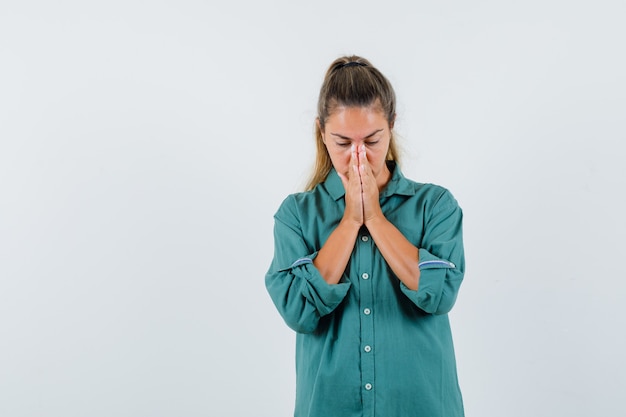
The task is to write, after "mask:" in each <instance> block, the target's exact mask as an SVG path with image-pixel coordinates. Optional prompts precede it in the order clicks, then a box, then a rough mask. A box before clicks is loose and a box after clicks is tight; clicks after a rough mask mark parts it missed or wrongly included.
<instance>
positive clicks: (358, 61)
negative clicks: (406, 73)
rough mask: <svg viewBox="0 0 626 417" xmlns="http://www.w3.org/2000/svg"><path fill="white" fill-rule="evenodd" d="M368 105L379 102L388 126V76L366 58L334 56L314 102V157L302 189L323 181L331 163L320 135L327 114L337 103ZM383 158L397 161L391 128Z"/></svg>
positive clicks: (391, 114)
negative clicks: (315, 107)
mask: <svg viewBox="0 0 626 417" xmlns="http://www.w3.org/2000/svg"><path fill="white" fill-rule="evenodd" d="M372 105H376V106H379V107H380V110H381V111H382V113H383V114H384V115H385V117H386V119H387V122H388V123H389V126H390V127H391V126H393V123H394V120H395V117H396V94H395V92H394V91H393V87H392V86H391V83H389V80H387V78H385V76H384V75H383V74H382V73H381V72H380V71H379V70H378V69H376V68H375V67H374V66H373V65H372V64H371V63H370V62H369V61H368V60H367V59H365V58H361V57H359V56H355V55H353V56H345V57H341V58H338V59H336V60H335V61H334V62H333V63H332V64H330V67H329V68H328V70H327V71H326V76H325V77H324V82H323V83H322V88H321V89H320V95H319V99H318V102H317V122H316V123H315V144H316V157H315V165H314V167H313V172H312V173H311V176H310V179H309V181H308V183H307V185H306V190H312V189H313V188H315V186H316V185H318V184H320V183H322V182H324V181H325V180H326V177H328V174H329V173H330V170H331V169H332V167H333V164H332V162H331V160H330V155H329V154H328V150H327V149H326V145H324V140H323V137H322V132H323V131H324V126H325V123H326V121H327V120H328V117H329V116H330V115H331V114H332V112H333V111H334V110H335V109H336V108H337V107H369V106H372ZM386 159H387V160H389V161H395V162H396V163H398V162H399V154H398V146H397V144H396V141H395V138H394V134H393V130H392V131H391V139H390V141H389V150H388V151H387V158H386Z"/></svg>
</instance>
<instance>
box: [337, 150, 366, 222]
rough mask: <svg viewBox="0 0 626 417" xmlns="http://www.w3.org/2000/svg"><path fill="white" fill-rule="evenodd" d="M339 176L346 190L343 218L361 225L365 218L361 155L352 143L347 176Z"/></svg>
mask: <svg viewBox="0 0 626 417" xmlns="http://www.w3.org/2000/svg"><path fill="white" fill-rule="evenodd" d="M338 174H339V178H341V182H342V183H343V188H344V189H345V190H346V197H345V198H346V208H345V211H344V213H343V220H346V221H348V222H351V223H354V224H357V225H358V226H361V225H362V224H363V222H364V219H363V195H362V187H361V176H360V174H359V156H358V154H357V149H356V147H355V146H354V145H352V149H351V154H350V166H349V168H348V173H347V177H346V176H345V175H343V174H341V173H339V172H338Z"/></svg>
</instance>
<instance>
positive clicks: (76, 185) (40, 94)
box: [0, 0, 626, 417]
mask: <svg viewBox="0 0 626 417" xmlns="http://www.w3.org/2000/svg"><path fill="white" fill-rule="evenodd" d="M215 3H216V2H208V1H173V0H171V1H154V2H149V1H138V0H125V1H106V2H105V1H101V2H84V1H58V2H46V1H40V2H29V1H7V0H2V1H1V2H0V415H2V416H3V417H22V416H54V417H56V416H58V417H73V416H76V417H79V416H80V417H82V416H91V417H98V416H103V417H105V416H106V417H109V416H117V417H125V416H129V417H130V416H132V417H135V416H146V417H159V416H220V417H228V416H237V417H239V416H251V417H263V416H268V417H270V416H271V417H276V416H288V415H291V414H292V410H293V400H294V347H293V343H294V334H293V333H292V331H291V330H289V329H288V328H287V327H286V325H284V323H283V322H282V320H281V319H280V317H279V316H278V313H277V312H276V311H275V309H274V307H273V305H272V304H271V301H270V299H269V296H268V295H267V293H266V291H265V287H264V275H265V272H266V270H267V267H268V266H269V262H270V260H271V256H272V244H273V243H272V227H273V219H272V215H273V214H274V212H275V211H276V209H277V208H278V205H279V204H280V202H281V201H282V199H283V198H284V197H285V196H286V195H287V194H289V193H292V192H296V191H298V190H300V189H301V187H302V185H303V184H304V182H305V179H306V177H307V174H308V172H309V168H310V165H311V163H312V162H313V151H314V147H313V135H312V132H313V119H314V117H315V105H316V99H317V93H318V91H319V87H320V84H321V82H322V78H323V74H324V72H325V71H326V68H327V67H328V65H329V64H330V62H331V61H332V60H334V59H335V58H337V57H338V56H340V55H343V54H352V53H355V54H360V55H362V56H364V57H366V58H368V59H370V60H371V61H372V62H373V63H374V65H376V66H378V67H379V68H380V69H381V71H382V72H383V73H385V74H386V75H387V76H388V78H389V79H390V80H391V82H392V84H393V85H394V87H395V89H396V92H397V95H398V104H399V111H398V123H397V133H399V135H400V137H401V144H402V146H403V148H404V149H405V154H404V161H403V170H404V172H405V174H406V175H407V176H408V177H410V178H412V179H415V180H417V181H420V182H434V183H438V184H441V185H444V186H446V187H447V188H449V189H450V190H451V191H452V192H453V194H454V195H455V196H456V198H457V200H458V201H459V202H460V204H461V206H462V207H463V209H464V212H465V241H466V255H467V262H468V264H467V274H466V280H465V282H464V284H463V286H462V288H461V293H460V295H459V300H458V303H457V305H456V307H455V309H454V310H453V312H452V313H451V320H452V325H453V332H454V337H455V343H456V350H457V360H458V368H459V369H458V371H459V378H460V382H461V388H462V390H463V394H464V398H465V406H466V413H467V415H468V417H470V416H471V417H491V416H493V417H502V416H507V417H516V416H520V417H521V416H524V417H526V416H533V417H537V416H550V417H552V416H569V417H573V416H580V417H582V416H592V415H597V416H600V415H602V416H623V415H626V405H625V403H624V401H623V395H624V389H625V388H626V377H625V373H626V359H625V355H624V354H623V352H624V351H625V350H626V339H625V334H624V333H625V332H624V328H625V324H626V323H625V322H624V312H623V304H624V302H625V301H626V284H625V281H626V280H625V278H626V273H625V272H624V267H623V260H624V253H625V250H626V245H625V244H624V240H625V235H626V221H625V216H624V213H625V212H626V201H625V200H626V197H625V192H624V191H625V190H626V169H625V167H624V159H625V156H626V152H625V151H624V140H625V139H626V128H625V114H626V98H625V97H626V81H625V76H624V74H626V58H625V54H624V40H625V39H626V29H625V25H624V15H625V13H626V6H625V4H624V2H622V1H617V0H616V1H608V0H599V1H586V2H583V1H565V0H562V1H558V0H541V1H538V0H529V1H515V2H513V1H495V0H494V1H472V2H467V1H441V2H434V1H429V2H426V1H416V2H409V1H387V2H380V1H377V2H374V1H363V0H359V1H356V0H355V1H349V2H341V1H339V2H335V1H315V2H308V3H306V4H297V3H299V2H292V1H287V0H284V1H266V2H258V1H240V2H229V3H228V5H219V6H218V5H216V4H215Z"/></svg>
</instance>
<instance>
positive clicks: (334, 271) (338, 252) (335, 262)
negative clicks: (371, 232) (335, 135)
mask: <svg viewBox="0 0 626 417" xmlns="http://www.w3.org/2000/svg"><path fill="white" fill-rule="evenodd" d="M356 161H357V154H356V148H355V147H354V146H353V147H352V152H351V156H350V163H351V164H350V165H351V167H352V170H350V171H349V172H348V175H349V176H348V177H346V176H345V175H343V174H341V173H339V172H338V175H339V178H341V182H342V183H343V187H344V189H345V190H346V194H345V200H346V208H345V210H344V213H343V218H342V219H341V222H339V225H338V226H337V227H336V228H335V230H333V232H332V233H331V234H330V236H329V237H328V239H327V240H326V242H324V245H323V246H322V248H321V249H320V251H319V253H318V254H317V257H316V258H315V260H314V261H313V263H314V265H315V267H316V268H317V269H318V270H319V271H320V273H321V274H322V276H323V277H324V279H325V280H326V282H328V283H329V284H337V283H338V282H339V280H340V279H341V277H342V276H343V274H344V272H345V270H346V266H347V265H348V261H349V260H350V256H351V255H352V250H353V249H354V244H355V242H356V238H357V235H358V233H359V229H360V228H361V225H362V224H363V203H362V198H361V181H360V178H359V172H358V166H357V162H356Z"/></svg>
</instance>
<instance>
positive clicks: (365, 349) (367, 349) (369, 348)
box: [363, 345, 372, 353]
mask: <svg viewBox="0 0 626 417" xmlns="http://www.w3.org/2000/svg"><path fill="white" fill-rule="evenodd" d="M363 350H364V351H366V352H367V353H369V352H371V351H372V347H371V346H370V345H367V346H365V347H364V348H363Z"/></svg>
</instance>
